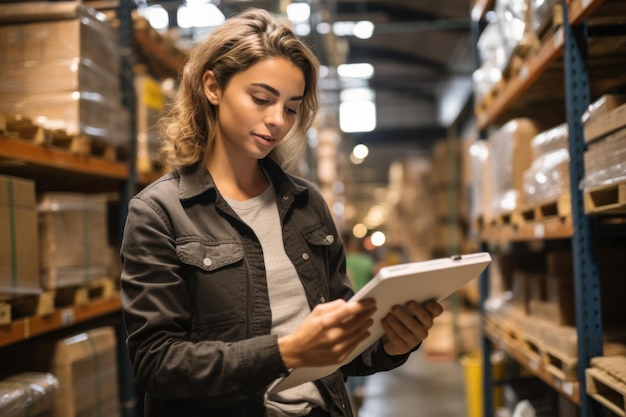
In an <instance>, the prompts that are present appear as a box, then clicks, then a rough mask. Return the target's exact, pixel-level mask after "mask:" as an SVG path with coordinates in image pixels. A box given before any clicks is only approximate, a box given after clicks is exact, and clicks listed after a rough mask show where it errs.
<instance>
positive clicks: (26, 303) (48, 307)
mask: <svg viewBox="0 0 626 417" xmlns="http://www.w3.org/2000/svg"><path fill="white" fill-rule="evenodd" d="M52 312H54V291H44V292H42V293H41V294H34V295H22V296H18V297H14V298H12V299H10V300H5V301H2V302H0V326H2V325H5V324H9V323H11V321H13V320H16V319H20V318H23V317H29V316H34V317H41V316H46V315H48V314H52Z"/></svg>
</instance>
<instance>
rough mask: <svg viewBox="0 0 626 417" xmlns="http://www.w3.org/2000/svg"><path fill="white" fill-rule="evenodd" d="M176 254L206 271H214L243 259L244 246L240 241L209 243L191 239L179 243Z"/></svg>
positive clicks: (183, 260) (185, 261) (182, 259)
mask: <svg viewBox="0 0 626 417" xmlns="http://www.w3.org/2000/svg"><path fill="white" fill-rule="evenodd" d="M176 255H177V256H178V259H180V260H181V261H182V262H184V263H186V264H189V265H193V266H196V267H198V268H201V269H203V270H205V271H214V270H216V269H219V268H222V267H224V266H226V265H231V264H234V263H235V262H239V261H241V260H242V259H243V248H242V247H241V245H240V244H238V243H220V244H214V245H208V244H206V243H203V242H198V241H191V242H184V243H178V244H177V245H176Z"/></svg>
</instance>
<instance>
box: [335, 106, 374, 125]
mask: <svg viewBox="0 0 626 417" xmlns="http://www.w3.org/2000/svg"><path fill="white" fill-rule="evenodd" d="M339 127H340V128H341V130H342V131H343V132H346V133H349V132H371V131H372V130H374V129H375V128H376V105H375V104H374V103H373V102H371V101H356V102H347V103H340V104H339Z"/></svg>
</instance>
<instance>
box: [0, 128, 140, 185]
mask: <svg viewBox="0 0 626 417" xmlns="http://www.w3.org/2000/svg"><path fill="white" fill-rule="evenodd" d="M0 158H7V159H10V160H13V161H21V162H25V163H30V164H35V165H39V166H43V167H48V168H55V169H60V170H65V171H70V172H79V173H83V174H89V175H97V176H101V177H106V178H111V179H121V180H125V179H126V178H127V177H128V165H127V163H125V162H111V161H107V160H105V159H101V158H94V157H90V156H81V155H75V154H72V153H71V152H67V151H64V150H60V149H54V148H52V147H45V146H41V145H37V144H34V143H29V142H27V141H25V140H19V139H11V138H6V137H3V136H0Z"/></svg>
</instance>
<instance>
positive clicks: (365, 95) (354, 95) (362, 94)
mask: <svg viewBox="0 0 626 417" xmlns="http://www.w3.org/2000/svg"><path fill="white" fill-rule="evenodd" d="M374 97H375V95H374V91H373V90H372V89H371V88H346V89H344V90H341V93H340V95H339V99H340V100H341V101H342V102H348V101H374Z"/></svg>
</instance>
